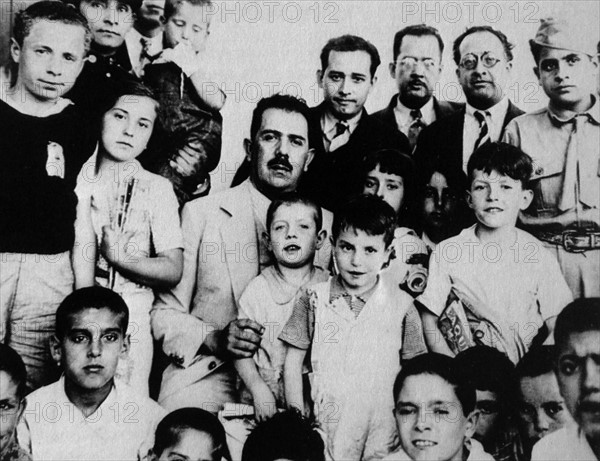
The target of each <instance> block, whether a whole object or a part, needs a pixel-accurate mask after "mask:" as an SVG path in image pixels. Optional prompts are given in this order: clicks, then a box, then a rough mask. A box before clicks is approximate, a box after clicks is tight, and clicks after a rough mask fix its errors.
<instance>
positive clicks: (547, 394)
mask: <svg viewBox="0 0 600 461" xmlns="http://www.w3.org/2000/svg"><path fill="white" fill-rule="evenodd" d="M516 372H517V380H518V382H517V404H518V406H517V408H518V423H519V431H520V434H521V441H522V445H523V451H524V459H526V460H529V459H531V449H532V448H533V445H534V444H535V443H536V442H538V441H539V440H540V439H542V438H543V437H545V436H546V435H548V434H551V433H553V432H554V431H556V430H558V429H560V428H562V427H565V426H567V425H569V424H572V423H573V419H572V417H571V415H570V413H569V410H568V409H567V407H566V405H565V401H564V398H563V397H562V396H561V395H560V389H559V388H558V381H557V380H556V375H555V374H554V349H553V347H552V346H539V347H532V348H531V349H530V350H529V352H527V354H525V357H523V358H522V359H521V361H520V362H519V363H518V365H517V369H516Z"/></svg>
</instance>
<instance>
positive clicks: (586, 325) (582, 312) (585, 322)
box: [554, 298, 600, 353]
mask: <svg viewBox="0 0 600 461" xmlns="http://www.w3.org/2000/svg"><path fill="white" fill-rule="evenodd" d="M586 331H600V298H579V299H576V300H575V301H573V302H572V303H570V304H568V305H567V307H565V308H564V309H563V310H562V312H561V313H560V314H558V318H557V319H556V326H555V327H554V344H556V346H555V348H556V352H557V353H558V352H559V349H560V346H561V345H562V344H564V343H565V342H566V341H567V340H568V339H569V335H571V334H572V333H584V332H586Z"/></svg>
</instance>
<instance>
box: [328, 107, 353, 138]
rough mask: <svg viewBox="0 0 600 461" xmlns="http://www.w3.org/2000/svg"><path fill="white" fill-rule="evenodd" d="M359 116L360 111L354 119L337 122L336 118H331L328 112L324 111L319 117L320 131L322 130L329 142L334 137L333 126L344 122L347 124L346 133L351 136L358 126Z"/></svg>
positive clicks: (334, 129)
mask: <svg viewBox="0 0 600 461" xmlns="http://www.w3.org/2000/svg"><path fill="white" fill-rule="evenodd" d="M361 116H362V110H361V111H360V112H359V113H358V114H356V115H355V116H354V117H352V118H350V119H348V120H339V119H338V118H336V117H335V116H333V115H332V114H331V113H330V112H329V111H327V110H326V111H325V112H323V115H322V116H321V129H322V130H323V133H324V134H325V135H326V136H327V139H329V140H331V139H333V137H334V136H335V131H336V128H335V125H336V124H337V123H338V122H342V121H345V122H346V123H347V124H348V131H349V132H350V134H352V133H353V132H354V130H355V129H356V127H357V126H358V122H359V121H360V117H361Z"/></svg>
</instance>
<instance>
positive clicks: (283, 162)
mask: <svg viewBox="0 0 600 461" xmlns="http://www.w3.org/2000/svg"><path fill="white" fill-rule="evenodd" d="M267 166H268V167H280V168H284V169H286V170H288V171H292V170H293V169H294V167H293V166H292V164H291V163H290V161H289V160H288V158H287V157H285V156H283V155H277V156H276V157H275V158H274V159H273V160H269V162H268V163H267Z"/></svg>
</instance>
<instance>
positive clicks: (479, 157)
mask: <svg viewBox="0 0 600 461" xmlns="http://www.w3.org/2000/svg"><path fill="white" fill-rule="evenodd" d="M532 170H533V166H532V161H531V158H530V157H529V156H528V155H526V154H524V153H523V152H522V151H521V150H520V149H518V148H516V147H514V146H510V145H508V144H504V143H488V144H485V145H484V146H482V147H481V148H479V149H478V150H477V151H476V152H475V153H474V154H473V156H472V157H471V159H470V160H469V164H468V177H469V181H470V190H469V191H468V197H467V201H468V204H469V206H470V207H471V208H472V209H473V211H474V213H475V217H476V219H477V223H476V224H475V225H473V226H471V227H469V228H467V229H465V230H463V231H462V232H461V233H460V234H459V235H458V236H456V237H452V238H450V239H448V240H445V241H443V242H441V243H440V244H439V245H438V247H437V248H436V250H435V251H434V252H433V254H432V255H431V259H430V264H429V281H428V286H427V288H426V289H425V292H424V293H423V294H422V295H421V296H420V297H419V298H417V302H418V303H419V305H420V306H421V307H423V309H422V310H421V314H422V319H423V327H424V329H425V337H426V340H427V342H428V345H429V347H430V349H431V350H432V351H434V352H440V353H444V354H448V355H454V354H455V353H456V352H459V351H460V350H464V349H466V348H468V347H471V346H473V345H475V344H483V345H487V346H491V347H495V348H496V349H498V350H500V351H501V352H503V353H504V354H505V355H507V356H508V358H509V359H511V360H512V361H513V363H517V362H518V361H519V359H520V358H521V357H523V355H524V354H525V353H526V352H527V350H528V349H529V347H530V345H531V343H532V341H533V339H534V338H535V337H536V336H537V334H538V332H539V330H540V329H541V328H542V327H543V326H544V325H545V326H546V328H547V329H548V333H549V334H550V335H551V333H552V330H553V326H554V321H555V319H556V316H557V315H558V313H559V312H560V310H561V309H562V307H563V306H565V305H566V304H568V303H569V302H570V301H571V300H572V295H571V292H570V290H569V288H568V286H567V284H566V282H565V280H564V277H563V276H562V274H561V272H560V269H559V266H558V263H557V261H556V259H555V258H554V257H552V255H551V254H550V253H549V252H548V251H547V250H545V249H544V247H543V245H542V244H541V242H540V241H539V240H537V239H536V238H535V237H533V236H532V235H530V234H528V233H527V232H524V231H522V230H520V229H517V228H516V227H515V225H516V222H517V217H518V214H519V211H521V210H524V209H526V208H527V207H528V206H529V204H530V203H531V200H532V196H533V193H532V191H531V190H530V189H529V187H528V183H529V179H530V177H531V174H532ZM440 318H442V327H443V326H444V322H446V321H447V320H448V319H451V320H450V321H449V322H448V324H450V323H451V324H452V328H446V327H444V330H445V331H446V332H447V334H448V336H449V337H450V336H452V334H453V333H454V332H455V331H456V328H454V327H456V324H458V323H460V324H462V331H463V334H462V335H460V337H454V339H453V340H451V341H450V343H447V342H446V341H444V340H440V338H439V335H438V334H439V328H438V321H439V319H440ZM452 319H455V320H456V319H461V320H459V321H458V322H456V321H455V320H452ZM459 329H461V328H459Z"/></svg>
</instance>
